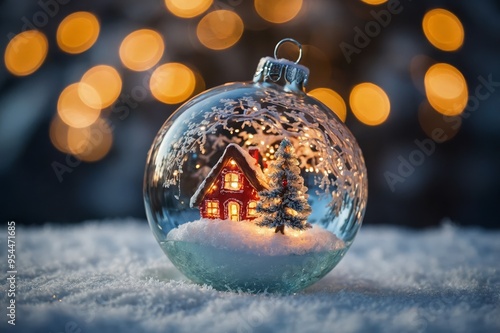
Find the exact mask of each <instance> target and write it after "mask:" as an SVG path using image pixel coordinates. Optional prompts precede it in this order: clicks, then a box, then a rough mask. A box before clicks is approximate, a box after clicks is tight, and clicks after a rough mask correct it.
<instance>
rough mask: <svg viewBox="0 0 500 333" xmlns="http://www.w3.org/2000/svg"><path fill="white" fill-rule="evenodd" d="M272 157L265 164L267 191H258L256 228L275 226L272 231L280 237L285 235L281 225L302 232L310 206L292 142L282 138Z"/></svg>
mask: <svg viewBox="0 0 500 333" xmlns="http://www.w3.org/2000/svg"><path fill="white" fill-rule="evenodd" d="M274 156H275V160H274V161H273V162H272V163H270V165H269V176H268V178H269V189H268V190H263V191H260V192H259V197H260V201H259V203H258V204H257V212H259V213H262V216H261V217H260V218H259V221H258V225H260V226H266V227H276V229H275V232H276V233H277V232H278V231H280V232H281V233H282V234H285V232H284V230H285V226H287V227H291V228H294V229H298V230H303V229H306V228H308V227H310V225H309V224H308V223H307V217H308V216H309V214H311V206H310V205H309V203H308V202H307V193H306V192H307V187H305V186H304V178H302V176H301V175H300V168H299V166H298V164H299V161H298V160H297V158H296V157H295V150H294V148H293V145H292V143H291V142H290V141H289V140H288V139H283V141H281V144H280V147H279V148H278V150H277V151H276V154H275V155H274Z"/></svg>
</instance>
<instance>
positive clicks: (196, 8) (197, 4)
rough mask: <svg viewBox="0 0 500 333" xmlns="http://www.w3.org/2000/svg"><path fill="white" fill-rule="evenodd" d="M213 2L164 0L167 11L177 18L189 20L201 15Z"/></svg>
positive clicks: (205, 0)
mask: <svg viewBox="0 0 500 333" xmlns="http://www.w3.org/2000/svg"><path fill="white" fill-rule="evenodd" d="M212 3H213V0H165V5H166V6H167V9H168V10H169V11H170V12H171V13H172V14H174V15H175V16H178V17H183V18H191V17H195V16H198V15H200V14H203V13H204V12H205V11H206V10H207V9H208V8H210V6H211V5H212Z"/></svg>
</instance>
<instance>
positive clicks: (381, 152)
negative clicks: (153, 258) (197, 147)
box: [0, 0, 500, 227]
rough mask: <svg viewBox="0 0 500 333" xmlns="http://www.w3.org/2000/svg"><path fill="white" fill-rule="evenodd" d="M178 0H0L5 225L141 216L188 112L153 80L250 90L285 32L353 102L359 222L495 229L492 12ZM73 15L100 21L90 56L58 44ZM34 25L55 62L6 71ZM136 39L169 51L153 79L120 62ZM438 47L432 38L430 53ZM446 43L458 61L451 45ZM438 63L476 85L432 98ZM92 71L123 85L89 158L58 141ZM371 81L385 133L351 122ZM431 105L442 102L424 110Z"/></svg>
mask: <svg viewBox="0 0 500 333" xmlns="http://www.w3.org/2000/svg"><path fill="white" fill-rule="evenodd" d="M166 2H167V3H169V4H170V6H171V8H170V10H169V9H167V6H166ZM177 2H178V1H177ZM177 2H176V1H163V0H144V1H133V0H99V1H97V0H86V1H81V0H41V1H38V2H37V1H34V0H33V1H27V0H22V1H19V0H4V1H2V3H1V5H0V16H1V20H0V22H1V23H0V35H1V36H3V37H2V38H3V42H2V43H1V46H2V51H3V53H2V54H4V64H2V66H0V184H1V191H0V196H1V200H0V201H1V210H0V219H1V220H3V221H7V220H15V221H16V222H18V223H24V224H40V223H44V222H61V223H71V222H79V221H84V220H89V219H104V218H115V217H127V216H132V217H137V218H145V214H144V206H143V200H142V179H143V171H144V165H145V160H146V154H147V151H148V149H149V147H150V145H151V143H152V141H153V138H154V137H155V135H156V133H157V131H158V130H159V128H160V127H161V125H162V124H163V122H164V121H165V120H166V119H167V118H168V116H169V115H170V114H172V112H174V111H175V109H177V108H178V107H179V105H180V104H179V103H176V104H167V103H164V102H161V101H159V100H158V98H159V99H161V97H155V96H153V95H152V94H151V92H150V89H149V87H148V84H147V82H149V78H150V77H151V75H152V72H153V70H155V68H157V67H158V66H160V65H162V64H166V63H172V62H178V63H182V64H184V65H186V66H187V67H189V68H190V69H191V71H192V73H194V76H195V78H196V84H195V88H194V90H192V92H190V93H189V95H191V96H192V95H193V94H196V93H200V92H201V91H203V90H204V89H208V88H211V87H214V86H217V85H220V84H223V83H226V82H232V81H249V80H251V79H252V76H253V73H254V71H255V68H256V65H257V63H258V61H259V59H260V58H261V57H263V56H272V55H273V50H274V46H275V44H276V43H277V42H278V41H279V40H280V39H282V38H286V37H291V38H294V39H296V40H298V41H299V42H301V43H302V44H303V45H304V51H305V52H304V58H303V60H302V62H301V63H302V64H304V65H305V66H307V67H309V69H310V71H311V74H310V78H311V79H310V83H309V85H308V91H310V90H313V89H315V88H328V89H332V90H334V91H336V92H337V93H338V94H339V95H340V96H341V97H342V98H343V100H344V101H345V103H346V105H347V119H346V124H347V126H348V127H349V128H350V130H351V131H352V132H353V134H354V136H355V137H356V138H357V140H358V142H359V144H360V146H361V148H362V150H363V152H364V156H365V161H366V165H367V169H368V178H369V196H368V206H367V211H366V216H365V220H364V223H365V224H396V225H403V226H410V227H426V226H432V225H437V224H439V223H440V222H441V221H442V220H443V219H450V220H452V221H453V222H455V223H457V224H459V225H475V226H483V227H500V220H499V218H498V217H497V208H498V207H497V205H498V204H499V203H500V200H499V199H500V172H499V166H500V154H499V152H500V110H499V106H500V60H499V59H500V52H499V50H500V34H499V32H500V3H499V2H498V1H496V0H484V1H480V2H473V1H444V0H443V1H439V0H434V1H432V0H420V1H410V0H401V1H389V2H384V1H380V0H379V1H375V0H373V1H369V0H366V1H365V2H363V1H360V0H350V1H348V0H345V1H340V0H338V1H333V0H304V1H298V0H293V1H291V0H290V1H275V0H273V1H267V3H268V5H267V7H265V6H266V5H262V1H257V0H256V1H250V0H214V1H195V2H199V3H203V2H205V3H207V4H208V7H207V9H206V10H200V11H201V13H199V14H198V15H196V13H195V14H193V13H192V12H189V11H184V12H176V9H175V5H176V3H177ZM370 2H373V3H376V2H382V3H381V4H378V5H374V4H370ZM181 3H182V2H181ZM185 3H189V1H186V2H185ZM264 3H266V2H264ZM259 6H260V7H259ZM262 6H264V7H262ZM257 7H258V8H259V10H257V9H256V8H257ZM436 8H442V9H444V10H445V11H444V13H445V14H444V16H445V18H444V19H439V18H438V19H436V20H435V22H431V23H429V25H428V26H427V27H426V25H425V24H424V23H423V19H424V16H425V15H426V13H429V12H430V11H431V10H433V9H436ZM220 10H224V11H229V12H232V13H234V14H236V15H237V16H238V17H239V18H241V22H242V23H243V25H242V26H243V33H242V35H241V36H239V35H238V26H236V27H235V24H237V23H238V22H239V21H238V20H236V21H234V16H231V15H232V14H230V15H229V16H226V15H228V14H227V12H216V13H215V14H217V16H214V15H212V16H211V18H210V19H208V18H205V16H206V15H208V14H209V13H212V12H215V11H220ZM79 11H88V12H90V13H92V14H93V15H95V17H96V18H97V19H98V22H99V34H98V38H97V40H96V41H95V43H94V44H92V45H91V47H90V48H88V49H86V50H83V51H81V50H80V51H77V52H74V54H71V53H68V52H65V51H63V49H64V48H63V47H61V46H60V45H58V40H57V38H56V36H57V30H58V27H59V25H60V23H61V22H62V21H63V19H65V18H66V17H67V16H68V15H70V14H72V13H75V12H79ZM382 11H383V12H382ZM448 11H449V12H448ZM44 13H45V14H44ZM179 13H180V14H179ZM183 13H184V14H183ZM186 13H187V14H186ZM384 13H385V14H388V16H387V15H386V16H384ZM447 13H453V14H454V15H455V16H456V18H458V22H459V23H458V26H462V27H463V33H464V39H463V43H462V42H460V41H459V42H458V43H459V45H455V46H453V45H451V46H450V45H447V44H446V41H447V40H446V38H448V37H449V39H450V40H449V42H450V43H451V44H453V43H457V42H456V40H457V38H458V40H460V29H458V32H457V29H452V28H453V27H452V28H450V27H449V25H447V24H448V23H447V22H448V21H446V15H448V14H447ZM193 15H194V17H179V16H193ZM214 17H215V18H214ZM377 17H378V18H379V20H382V21H377ZM380 17H382V19H381V18H380ZM450 17H452V16H450ZM453 17H454V16H453ZM202 20H204V23H203V24H202V23H200V22H201V21H202ZM217 20H218V21H220V22H216V21H217ZM273 20H274V21H280V20H281V21H283V20H284V22H283V23H273V22H270V21H273ZM384 20H385V21H384ZM389 20H390V22H389ZM452 21H453V20H452ZM235 22H236V23H235ZM380 22H383V24H382V23H380ZM217 24H218V25H217ZM224 24H231V26H230V27H227V26H224ZM383 25H385V26H383ZM207 26H208V28H207ZM377 27H378V28H377ZM27 29H28V30H29V29H37V30H39V31H40V32H41V33H42V34H43V35H44V36H46V39H47V41H48V53H47V56H46V58H44V61H43V63H41V66H40V67H38V65H37V66H35V67H36V68H34V69H36V70H34V69H32V70H31V71H33V72H32V73H30V74H29V75H27V74H26V73H24V74H23V73H16V72H15V70H9V69H8V68H9V66H11V67H12V66H13V65H9V62H12V63H16V62H21V64H20V65H19V66H21V67H22V66H24V65H25V64H23V63H22V61H25V62H29V61H28V60H29V59H28V60H23V59H24V58H23V59H21V58H22V57H23V54H22V52H23V50H24V49H23V48H22V47H19V50H17V51H16V50H15V49H16V47H13V46H12V45H11V50H10V51H9V46H8V44H9V41H11V40H13V38H14V36H16V35H17V34H19V33H21V32H22V31H24V30H27ZM139 29H152V30H154V31H156V32H157V33H159V35H161V37H162V39H163V41H164V45H165V50H164V52H163V53H162V54H161V53H160V60H159V61H158V62H157V63H156V62H155V64H154V66H153V67H152V68H151V69H147V70H143V71H134V70H131V69H130V67H129V66H128V65H126V64H125V63H124V61H123V59H121V58H120V54H119V49H120V45H121V44H122V41H123V40H124V38H125V37H126V36H127V35H129V34H130V33H132V32H133V31H135V30H139ZM203 29H205V30H207V29H209V30H210V29H212V30H211V31H209V32H206V31H205V32H204V31H203ZM366 29H368V31H367V30H366ZM369 29H372V30H369ZM424 29H427V30H428V31H427V32H428V36H426V34H425V33H424ZM359 31H361V32H362V33H361V34H363V35H365V37H364V38H363V37H360V33H359ZM367 33H368V34H369V35H371V36H369V35H367ZM207 34H208V35H207ZM203 36H205V37H203ZM207 36H208V37H207ZM366 36H367V37H368V38H366ZM433 36H434V37H435V39H436V40H435V41H434V43H431V39H433V38H434V37H433ZM443 36H444V37H443ZM447 36H448V37H447ZM450 36H451V37H450ZM457 36H458V37H457ZM203 38H206V41H205V44H204V43H203V41H202V40H203ZM443 38H444V42H443ZM440 40H441V42H440ZM454 41H455V42H454ZM218 42H220V43H222V44H224V43H226V46H227V43H234V45H232V46H230V47H228V48H223V49H216V48H221V47H220V46H218V45H220V44H218ZM59 43H61V42H59ZM440 43H441V44H440ZM433 44H435V45H433ZM448 44H449V43H448ZM450 47H451V48H452V49H454V50H447V48H450ZM13 49H14V50H13ZM146 51H147V50H146ZM282 51H283V55H284V56H287V55H288V54H289V53H290V54H291V55H290V57H293V56H295V55H294V54H293V52H292V50H290V51H288V49H287V48H284V49H283V50H282ZM9 52H10V53H9ZM16 52H17V53H16ZM29 52H34V51H29ZM35 56H36V55H35ZM9 57H11V58H12V57H13V58H12V59H13V60H12V59H11V58H9ZM438 63H445V64H449V65H451V66H453V67H454V68H455V69H457V70H458V72H459V73H461V74H462V75H463V79H464V80H465V84H466V86H465V87H467V90H464V89H465V88H464V87H462V88H461V89H462V90H461V91H459V90H460V80H461V79H460V76H458V77H457V76H453V75H452V76H451V77H450V76H449V75H448V76H446V75H444V74H443V75H442V76H440V77H437V78H435V80H434V81H432V80H433V79H432V77H429V78H428V79H429V80H430V81H429V86H427V87H426V86H425V85H424V82H425V80H426V79H425V76H426V72H427V71H428V69H429V68H430V67H431V66H432V65H434V64H438ZM96 65H109V66H112V67H113V68H115V69H116V71H117V72H118V73H119V75H120V77H121V81H122V87H121V90H120V97H119V98H118V100H116V101H115V102H114V104H112V105H111V106H108V107H105V108H103V110H102V111H101V113H100V118H99V120H98V123H99V122H101V124H104V121H105V122H106V123H107V124H108V125H107V126H109V127H110V129H111V130H110V131H107V132H105V133H104V134H102V133H101V134H102V137H100V138H98V139H95V140H94V141H93V143H92V141H91V143H90V144H88V147H87V148H88V150H89V149H90V150H91V151H90V153H89V154H87V155H85V156H84V155H81V154H80V155H79V152H78V151H75V150H74V149H73V148H72V147H71V142H70V140H69V139H68V140H69V141H68V140H66V139H65V138H69V136H68V133H69V132H71V131H72V130H71V129H69V127H68V125H67V124H63V123H62V122H61V120H60V119H59V118H58V117H57V105H58V99H59V98H60V94H61V92H62V91H63V90H64V89H65V88H66V87H68V86H69V85H70V84H72V83H75V82H78V81H79V80H80V79H81V78H82V75H83V74H84V73H85V72H86V71H87V70H89V69H90V68H92V67H93V66H96ZM14 67H15V66H14ZM429 75H430V74H429ZM457 80H458V81H457ZM488 81H489V83H487V82H488ZM362 82H371V83H374V84H376V85H377V86H378V87H380V88H381V89H382V90H383V91H384V92H385V93H386V94H387V96H388V98H389V101H390V113H389V116H388V118H387V119H386V120H385V121H382V123H381V124H378V125H375V126H371V125H367V124H366V121H362V120H363V118H362V116H361V117H356V116H355V115H354V114H353V111H352V108H351V106H350V103H349V97H350V94H351V91H352V89H353V87H354V86H356V85H357V84H359V83H362ZM496 82H499V83H496ZM181 83H182V80H181V79H179V80H178V81H176V80H174V81H173V83H170V84H171V85H173V86H174V88H175V86H176V85H178V84H179V85H180V84H181ZM167 86H168V84H167ZM137 87H139V88H140V89H138V88H137ZM174 88H172V89H174ZM432 89H437V91H433V90H432ZM440 89H441V90H440ZM174 90H175V89H174ZM433 94H434V95H433ZM459 95H460V96H462V97H460V96H459ZM433 96H434V97H435V96H437V97H435V98H437V100H438V102H436V103H438V104H436V103H434V104H436V105H437V106H436V105H432V106H431V105H430V104H429V102H428V100H432V98H433ZM457 96H458V97H457ZM467 96H468V100H467ZM186 98H187V97H184V98H183V99H184V100H185V99H186ZM461 98H462V99H461ZM464 98H465V100H464ZM464 101H465V102H467V104H466V105H464V104H463V102H464ZM439 103H440V104H439ZM446 103H448V104H449V105H447V104H446ZM460 103H462V104H460ZM431 104H433V103H431ZM374 107H377V106H376V105H374ZM457 108H458V109H459V110H458V111H457ZM436 109H441V110H436ZM464 109H465V110H464ZM438 111H440V112H441V113H439V112H438ZM460 111H463V113H461V114H459V113H460ZM359 112H360V113H362V112H369V111H364V110H360V111H359ZM442 113H445V114H447V113H448V116H443V114H442ZM450 113H453V114H455V115H454V116H453V115H451V116H450ZM457 113H458V114H457ZM358 118H359V119H361V120H359V119H358ZM65 126H66V127H65ZM92 126H94V127H95V126H96V125H95V124H94V125H92ZM106 128H107V127H106ZM435 129H441V130H442V133H445V136H446V138H447V140H445V141H444V142H436V141H441V140H436V139H435V138H434V140H435V141H434V140H433V141H430V139H429V138H432V136H433V134H432V133H433V131H434V130H435ZM101 132H102V131H101ZM61 133H62V134H61ZM71 133H73V132H71ZM77 134H78V133H77ZM65 135H66V136H65ZM438 136H439V135H438ZM441 137H442V135H441ZM61 138H62V139H61ZM65 140H66V141H68V142H66V141H65ZM81 140H83V139H81ZM81 140H80V141H81ZM416 141H418V142H427V144H428V146H427V147H430V146H433V147H434V148H433V149H432V152H429V151H427V153H428V154H425V153H426V151H425V149H423V148H420V146H419V145H418V144H417V143H416ZM429 142H431V143H432V144H430V143H429ZM92 149H94V150H95V151H92ZM429 149H430V148H429ZM74 156H77V157H74ZM77 158H79V159H83V160H84V161H80V160H79V159H77ZM85 160H89V161H85ZM90 160H92V161H90ZM404 161H406V162H408V163H410V165H411V164H412V163H413V165H412V166H411V167H408V165H406V164H407V163H406V162H404ZM404 165H406V166H404ZM398 168H399V170H398ZM405 168H406V169H405ZM413 169H414V170H413Z"/></svg>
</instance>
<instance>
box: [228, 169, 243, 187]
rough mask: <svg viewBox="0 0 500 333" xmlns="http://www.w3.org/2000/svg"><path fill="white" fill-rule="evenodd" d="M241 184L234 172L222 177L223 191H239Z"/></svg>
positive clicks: (238, 176)
mask: <svg viewBox="0 0 500 333" xmlns="http://www.w3.org/2000/svg"><path fill="white" fill-rule="evenodd" d="M242 187H243V184H242V182H241V179H240V175H239V174H238V173H236V172H228V173H226V174H225V175H224V189H226V190H233V191H236V190H241V188H242Z"/></svg>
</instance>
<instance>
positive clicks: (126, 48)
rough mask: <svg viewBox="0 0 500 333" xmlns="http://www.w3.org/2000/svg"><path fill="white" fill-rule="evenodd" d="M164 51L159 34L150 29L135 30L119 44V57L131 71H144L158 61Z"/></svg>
mask: <svg viewBox="0 0 500 333" xmlns="http://www.w3.org/2000/svg"><path fill="white" fill-rule="evenodd" d="M164 51H165V44H164V42H163V38H162V37H161V35H160V34H159V33H158V32H156V31H154V30H150V29H141V30H136V31H134V32H132V33H130V34H129V35H128V36H127V37H125V38H124V39H123V41H122V43H121V45H120V50H119V54H120V59H121V61H122V63H123V65H124V66H125V67H127V68H128V69H131V70H133V71H145V70H147V69H150V68H151V67H153V66H154V65H156V64H157V63H158V61H160V59H161V57H162V56H163V52H164Z"/></svg>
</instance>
